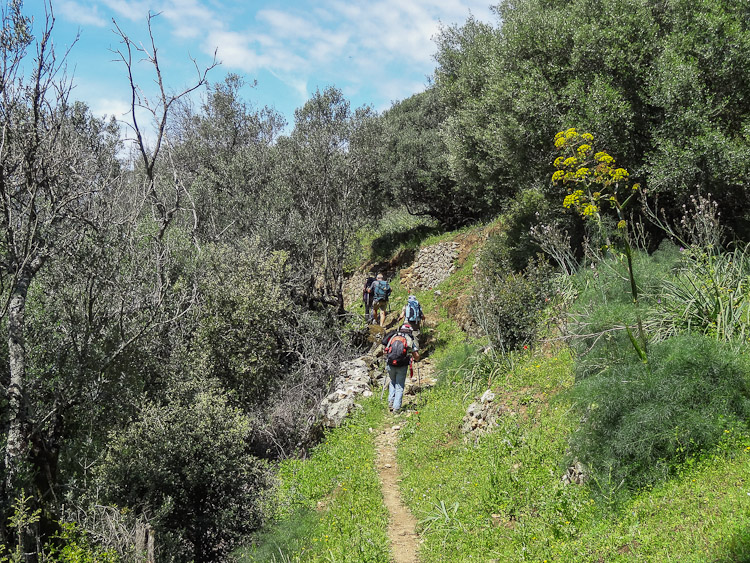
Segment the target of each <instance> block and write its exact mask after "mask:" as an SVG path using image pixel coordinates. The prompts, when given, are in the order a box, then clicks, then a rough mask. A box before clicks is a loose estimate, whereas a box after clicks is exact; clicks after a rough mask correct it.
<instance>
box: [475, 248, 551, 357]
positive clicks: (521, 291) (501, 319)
mask: <svg viewBox="0 0 750 563" xmlns="http://www.w3.org/2000/svg"><path fill="white" fill-rule="evenodd" d="M483 260H486V259H485V257H483ZM500 263H501V262H500ZM500 263H499V262H498V261H493V260H491V259H489V260H486V261H485V263H484V264H482V265H481V267H480V270H481V275H480V277H479V279H478V280H477V283H476V286H475V290H474V297H473V299H472V302H471V313H472V315H473V316H474V319H475V320H476V321H477V323H478V324H479V326H480V327H481V328H482V330H483V331H484V333H485V334H486V335H487V337H488V338H489V339H490V342H491V343H492V345H493V346H494V347H495V348H497V349H498V350H500V351H501V352H503V353H508V352H511V351H512V350H517V349H519V348H521V347H522V346H523V345H524V344H530V343H532V342H533V341H534V340H535V338H536V336H537V334H538V331H539V328H540V324H541V321H542V311H543V309H544V307H545V305H546V303H547V302H548V301H549V295H550V293H551V276H552V268H551V267H550V266H549V264H548V263H547V262H546V261H544V260H543V259H536V260H533V261H532V262H530V263H529V265H528V267H527V268H526V269H525V270H524V271H522V272H519V273H515V272H513V271H512V270H511V269H510V267H508V266H506V267H505V268H502V267H499V264H500Z"/></svg>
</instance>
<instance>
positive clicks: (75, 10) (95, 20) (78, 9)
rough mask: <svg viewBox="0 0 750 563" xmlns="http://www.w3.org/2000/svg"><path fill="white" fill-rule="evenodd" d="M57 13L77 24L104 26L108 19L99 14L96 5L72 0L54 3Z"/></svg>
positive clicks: (59, 0) (60, 0) (61, 0)
mask: <svg viewBox="0 0 750 563" xmlns="http://www.w3.org/2000/svg"><path fill="white" fill-rule="evenodd" d="M55 8H56V11H57V13H58V14H60V15H61V16H62V17H63V18H65V19H66V20H68V21H71V22H73V23H76V24H78V25H81V26H84V25H93V26H96V27H105V26H106V25H107V24H108V23H109V21H108V20H107V19H106V18H104V17H102V16H100V15H99V8H98V6H83V5H81V4H80V3H78V2H75V1H74V0H58V2H57V3H56V4H55Z"/></svg>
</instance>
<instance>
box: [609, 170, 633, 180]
mask: <svg viewBox="0 0 750 563" xmlns="http://www.w3.org/2000/svg"><path fill="white" fill-rule="evenodd" d="M611 174H612V179H613V180H614V181H615V182H619V181H620V180H624V179H625V178H627V177H628V176H629V174H628V171H627V170H625V169H624V168H618V169H617V170H615V171H614V172H612V173H611Z"/></svg>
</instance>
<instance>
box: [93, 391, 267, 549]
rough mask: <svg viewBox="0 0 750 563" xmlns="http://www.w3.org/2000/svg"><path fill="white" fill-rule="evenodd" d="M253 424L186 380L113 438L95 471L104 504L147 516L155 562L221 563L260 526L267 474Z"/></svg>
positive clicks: (218, 396) (223, 400)
mask: <svg viewBox="0 0 750 563" xmlns="http://www.w3.org/2000/svg"><path fill="white" fill-rule="evenodd" d="M251 432H252V424H251V421H250V419H249V418H248V417H246V416H245V415H243V414H242V413H241V411H239V410H238V409H235V408H232V407H230V406H229V404H228V401H227V398H226V397H225V396H224V395H223V394H222V392H221V391H220V389H219V388H218V386H217V385H215V384H211V383H210V382H208V381H203V382H189V383H187V384H185V385H184V386H183V387H182V388H181V389H180V390H179V391H173V392H172V396H171V397H170V401H169V402H168V403H166V404H163V405H159V404H155V403H147V404H145V405H144V406H143V408H142V409H141V412H140V415H139V417H138V419H137V420H135V421H134V422H133V423H132V424H131V425H130V426H129V427H127V428H126V429H124V430H122V431H120V432H117V433H113V435H112V436H111V442H110V445H109V447H108V449H107V452H106V456H105V458H104V461H103V463H102V465H101V466H100V468H99V470H98V484H99V485H100V487H101V488H102V491H103V493H104V497H105V500H107V501H108V502H111V503H113V504H117V505H119V506H123V507H129V508H131V509H133V510H136V511H138V512H142V513H146V514H148V515H151V518H152V522H151V523H152V525H153V526H154V527H155V529H156V532H157V535H156V537H157V542H158V545H157V549H158V550H159V551H160V552H161V556H160V560H164V561H167V560H170V559H171V558H174V559H175V560H178V561H188V560H194V561H196V562H200V561H220V560H222V559H224V558H225V556H226V555H227V553H229V551H230V550H231V549H232V548H233V546H235V545H236V543H237V542H238V541H239V540H240V539H241V538H242V537H244V536H245V535H246V534H248V533H249V532H251V531H253V530H255V529H257V528H258V527H259V526H260V523H261V519H262V513H261V508H260V507H261V499H262V497H263V493H264V491H265V490H266V489H267V487H268V485H269V480H270V474H269V469H268V467H267V465H266V464H265V463H264V462H262V461H261V460H259V459H257V458H255V457H254V456H252V455H251V454H250V453H249V442H250V435H251Z"/></svg>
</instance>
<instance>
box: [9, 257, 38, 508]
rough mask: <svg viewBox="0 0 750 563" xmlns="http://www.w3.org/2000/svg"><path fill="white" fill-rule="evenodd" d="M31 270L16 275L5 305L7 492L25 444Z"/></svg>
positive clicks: (13, 482)
mask: <svg viewBox="0 0 750 563" xmlns="http://www.w3.org/2000/svg"><path fill="white" fill-rule="evenodd" d="M31 278H32V274H31V273H29V272H26V273H23V274H21V275H20V277H19V279H18V283H17V284H16V287H15V289H14V290H13V293H12V295H11V298H10V304H9V306H8V352H9V353H8V361H9V367H10V385H9V386H8V411H9V412H8V419H9V427H8V446H7V448H6V451H5V470H6V479H5V486H6V489H5V490H6V492H7V493H8V494H9V495H10V494H13V492H15V490H16V488H17V485H18V482H17V481H18V477H19V474H20V469H21V464H22V460H23V456H24V453H25V451H26V449H27V447H28V423H27V412H26V392H25V382H26V347H25V341H24V329H25V323H26V319H25V317H26V295H27V294H28V291H29V284H30V283H31Z"/></svg>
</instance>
